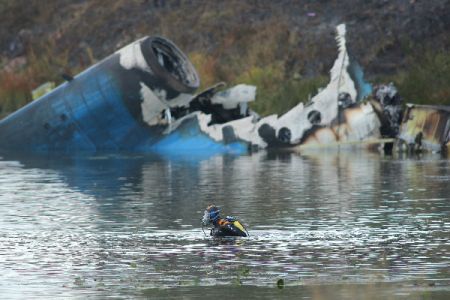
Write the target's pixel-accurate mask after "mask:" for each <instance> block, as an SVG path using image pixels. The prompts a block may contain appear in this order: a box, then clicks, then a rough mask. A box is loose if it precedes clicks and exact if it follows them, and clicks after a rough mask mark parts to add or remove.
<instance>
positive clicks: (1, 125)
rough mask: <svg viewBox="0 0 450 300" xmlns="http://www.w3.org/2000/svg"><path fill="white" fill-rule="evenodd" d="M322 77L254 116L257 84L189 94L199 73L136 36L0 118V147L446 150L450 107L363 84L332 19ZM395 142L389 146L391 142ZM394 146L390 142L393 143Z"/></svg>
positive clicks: (175, 53) (169, 49)
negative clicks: (319, 85) (332, 56)
mask: <svg viewBox="0 0 450 300" xmlns="http://www.w3.org/2000/svg"><path fill="white" fill-rule="evenodd" d="M336 31H337V35H336V41H337V44H338V49H339V52H338V56H337V59H336V60H335V62H334V65H333V67H332V69H331V71H330V82H329V83H328V85H327V86H326V87H324V88H323V89H321V90H319V91H318V93H317V94H316V95H315V96H314V97H312V99H310V100H309V101H308V102H307V103H306V104H303V103H302V102H300V103H299V104H298V105H296V106H295V107H293V108H292V109H291V110H289V111H288V112H286V113H285V114H283V115H281V116H278V115H270V116H266V117H260V116H259V115H258V113H257V112H254V111H252V110H251V109H250V106H249V103H250V102H252V101H255V98H256V87H255V86H251V85H246V84H239V85H236V86H234V87H231V88H228V89H225V84H224V83H218V84H216V85H214V86H212V87H210V88H208V89H206V90H205V91H202V92H200V93H198V94H194V92H195V91H196V90H197V89H198V87H199V83H200V81H199V77H198V75H197V72H196V70H195V69H194V67H193V66H192V64H191V63H190V62H189V60H188V58H187V57H186V56H185V55H184V53H182V52H181V50H179V49H178V48H177V46H176V45H174V44H173V43H172V42H170V41H169V40H167V39H165V38H161V37H145V38H143V39H140V40H138V41H136V42H134V43H132V44H130V45H128V46H126V47H124V48H122V49H120V50H119V51H117V52H116V53H114V54H112V55H111V56H109V57H107V58H105V59H104V60H102V61H101V62H99V63H97V64H95V65H94V66H92V67H91V68H89V69H87V70H86V71H84V72H82V73H81V74H79V75H77V76H76V77H74V78H71V80H67V82H65V83H64V84H62V85H60V86H58V87H56V88H55V89H53V90H51V91H50V92H49V93H47V94H45V95H43V96H41V97H40V98H38V99H36V100H35V101H33V102H31V103H30V104H28V105H26V106H25V107H23V108H21V109H20V110H18V111H16V112H15V113H13V114H11V115H9V116H8V117H6V118H5V119H3V120H1V121H0V141H1V143H0V149H3V150H14V151H37V152H47V151H54V150H57V151H67V152H73V151H99V150H108V151H110V150H127V151H137V152H159V153H163V154H171V153H196V154H198V153H200V155H207V154H214V153H237V154H239V153H245V152H248V151H252V150H257V149H265V148H269V149H284V150H289V151H302V149H308V148H317V147H333V148H336V147H339V148H340V147H367V148H376V149H380V148H382V149H384V150H385V151H387V152H389V151H392V150H393V149H396V148H398V149H402V150H406V151H418V150H431V151H436V152H439V151H445V150H446V149H447V148H448V147H449V146H450V108H449V107H442V106H419V105H407V106H406V109H403V101H402V99H401V97H400V95H399V94H398V91H397V89H396V88H395V86H394V85H393V84H388V85H376V86H372V85H371V84H369V83H367V82H366V81H365V80H364V74H363V71H362V68H361V67H360V66H359V65H358V64H357V63H356V61H354V60H353V58H352V57H351V56H350V55H349V53H348V50H347V46H346V38H345V35H346V27H345V25H344V24H341V25H339V26H337V28H336ZM395 145H397V146H398V147H395ZM394 147H395V148H394Z"/></svg>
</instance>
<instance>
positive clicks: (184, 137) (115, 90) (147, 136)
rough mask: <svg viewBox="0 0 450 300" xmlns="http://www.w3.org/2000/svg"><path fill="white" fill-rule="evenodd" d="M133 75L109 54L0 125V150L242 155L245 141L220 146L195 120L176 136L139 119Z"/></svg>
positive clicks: (138, 78)
mask: <svg viewBox="0 0 450 300" xmlns="http://www.w3.org/2000/svg"><path fill="white" fill-rule="evenodd" d="M145 81H146V79H145V78H143V74H142V72H141V71H138V70H126V69H124V68H123V67H122V66H121V65H120V63H119V56H118V54H114V55H112V56H110V57H109V58H107V59H105V60H104V61H102V62H100V63H98V64H97V65H94V66H93V67H91V68H90V69H88V70H86V71H84V72H83V73H81V74H79V75H78V76H77V77H75V79H73V80H72V81H69V82H66V83H64V84H62V85H60V86H59V87H57V88H56V89H55V90H53V91H52V92H50V93H49V94H47V95H45V96H43V97H41V98H40V99H37V100H35V101H33V102H32V103H30V104H28V105H27V106H25V107H23V108H22V109H20V110H18V111H16V112H15V113H13V114H11V115H9V116H8V117H7V118H5V119H3V120H1V121H0V149H6V150H14V151H33V152H47V151H64V152H74V151H101V150H107V151H110V150H113V151H114V150H126V151H138V152H160V153H164V152H170V153H177V152H179V153H186V152H190V151H195V152H205V153H236V154H241V153H245V152H247V144H246V143H245V142H240V141H236V142H233V143H229V144H225V143H222V142H217V141H215V140H213V139H212V138H210V137H209V136H208V135H206V134H205V133H203V132H202V131H201V130H200V128H199V125H198V122H197V120H196V118H195V117H194V118H191V119H187V120H186V121H185V122H183V123H182V124H181V125H180V126H179V127H178V128H177V129H176V130H175V131H173V132H172V133H170V134H167V135H165V134H163V132H164V130H165V129H166V126H163V125H158V126H149V125H148V124H147V123H145V122H144V121H143V119H142V111H141V102H142V99H141V95H140V88H141V82H145Z"/></svg>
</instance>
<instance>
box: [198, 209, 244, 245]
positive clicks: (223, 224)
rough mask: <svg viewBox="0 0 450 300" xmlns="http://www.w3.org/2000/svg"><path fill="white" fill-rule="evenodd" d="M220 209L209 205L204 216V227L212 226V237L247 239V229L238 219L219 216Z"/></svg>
mask: <svg viewBox="0 0 450 300" xmlns="http://www.w3.org/2000/svg"><path fill="white" fill-rule="evenodd" d="M219 213H220V209H219V208H218V207H217V206H215V205H209V206H208V207H207V208H206V209H205V212H204V214H203V219H202V228H203V226H208V225H212V226H213V228H211V232H210V235H211V236H213V237H224V236H242V237H247V236H248V232H247V229H245V227H244V226H243V225H242V224H241V222H239V221H238V220H237V219H236V218H234V217H230V216H227V217H226V218H221V217H220V216H219Z"/></svg>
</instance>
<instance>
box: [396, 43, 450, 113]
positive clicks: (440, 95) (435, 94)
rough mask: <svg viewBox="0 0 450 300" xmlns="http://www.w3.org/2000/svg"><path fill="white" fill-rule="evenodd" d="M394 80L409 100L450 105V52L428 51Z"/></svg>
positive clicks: (418, 102)
mask: <svg viewBox="0 0 450 300" xmlns="http://www.w3.org/2000/svg"><path fill="white" fill-rule="evenodd" d="M392 80H393V81H394V82H395V83H397V86H398V89H399V92H400V95H401V96H402V97H403V98H404V99H406V100H407V101H408V102H412V103H417V104H442V105H450V53H448V52H431V51H429V52H426V53H425V54H424V55H423V56H422V57H418V58H417V60H416V62H414V63H411V66H410V68H409V69H408V70H406V71H403V72H400V73H399V74H398V75H397V76H396V77H394V78H393V79H392Z"/></svg>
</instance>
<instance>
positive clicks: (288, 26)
mask: <svg viewBox="0 0 450 300" xmlns="http://www.w3.org/2000/svg"><path fill="white" fill-rule="evenodd" d="M376 2H377V1H375V2H373V3H372V2H370V3H367V6H368V7H367V10H365V11H364V12H361V8H360V7H358V6H355V5H352V4H346V3H342V2H336V3H334V2H332V3H327V4H323V3H321V2H320V1H319V2H317V3H316V2H315V1H312V2H311V3H309V4H308V5H306V4H303V3H302V2H301V1H292V3H290V4H289V5H279V4H277V2H276V1H275V2H273V1H256V2H253V1H240V0H229V1H183V0H180V1H169V0H167V1H163V0H158V1H140V0H135V1H125V0H119V1H115V2H114V5H110V2H109V1H106V0H89V1H81V2H76V3H74V2H73V1H70V0H58V1H46V2H42V1H38V0H16V1H6V0H0V20H2V21H1V22H2V26H0V45H2V46H1V47H0V117H3V116H5V115H7V114H8V113H11V112H13V111H15V110H16V109H18V108H20V107H21V106H23V105H25V104H26V103H28V102H29V101H31V90H33V89H34V88H36V87H37V86H39V85H40V84H42V83H44V82H47V81H53V82H55V83H56V84H59V83H61V82H62V79H61V76H60V74H61V73H64V72H65V73H71V74H77V73H78V72H80V71H81V70H83V69H85V68H87V67H88V66H90V65H92V64H93V63H95V62H96V61H97V60H98V59H101V58H103V57H105V56H107V55H109V54H111V53H113V52H114V51H115V50H117V49H118V48H120V47H122V46H124V45H126V44H128V43H130V42H132V41H133V40H136V39H138V38H140V37H142V36H145V35H162V36H166V37H168V38H170V39H171V40H173V41H174V42H175V43H176V44H177V45H178V46H179V47H180V48H181V49H182V50H183V51H185V52H186V53H187V54H188V56H189V57H190V59H191V60H192V62H193V63H194V65H195V67H196V68H197V70H198V72H199V75H200V77H201V82H202V88H206V87H208V86H210V85H212V84H214V83H217V82H219V81H224V82H226V83H228V84H229V85H232V84H237V83H246V84H254V85H256V86H257V87H258V90H257V99H256V101H255V102H254V103H252V108H253V109H254V110H255V111H257V112H258V113H259V114H261V115H268V114H272V113H277V114H281V113H283V112H285V111H287V110H288V109H290V108H291V107H293V106H294V105H296V104H297V103H298V102H300V101H307V100H308V98H309V97H311V96H313V95H314V94H315V93H316V92H317V89H318V88H319V87H324V86H325V85H326V83H327V82H328V78H329V77H328V72H329V68H330V67H331V64H332V62H333V61H334V59H335V57H336V55H337V49H336V46H335V43H334V38H333V34H332V33H333V30H334V26H335V24H331V23H330V21H329V18H328V17H327V15H326V14H325V13H321V12H323V11H330V12H332V14H333V15H336V18H337V19H342V20H349V24H354V25H350V26H349V27H348V31H349V34H348V36H349V37H348V44H349V48H351V49H352V50H353V49H354V50H355V53H358V56H357V58H358V60H359V61H360V62H361V64H362V66H363V68H365V69H366V70H367V71H366V73H367V74H366V75H367V77H369V78H377V79H373V80H371V81H372V83H375V84H376V83H385V82H389V81H393V82H394V83H395V84H396V85H397V87H398V88H399V91H400V93H401V95H402V96H403V98H404V99H405V101H407V102H414V103H428V104H445V105H450V91H449V85H448V83H449V82H450V67H449V61H450V54H449V53H448V51H446V49H448V44H449V38H448V34H447V32H445V30H442V29H439V28H444V27H442V26H441V27H439V26H434V25H433V26H429V24H428V23H429V22H428V21H426V20H428V18H429V15H430V11H433V12H434V15H435V17H436V18H435V19H436V20H435V22H438V23H439V22H441V21H442V20H444V19H445V14H444V13H442V9H440V6H439V3H440V2H443V1H439V0H437V1H432V2H430V3H429V4H427V6H423V7H422V6H414V8H415V14H414V19H415V20H416V21H415V22H409V23H408V22H403V21H402V22H399V20H405V19H408V18H411V14H410V13H409V10H408V9H409V8H410V6H411V8H412V7H413V5H414V4H407V3H406V2H405V3H402V4H398V5H400V6H401V7H402V9H397V8H396V6H395V5H397V4H395V5H394V4H393V5H394V6H393V7H391V6H389V5H379V4H376ZM349 3H350V2H349ZM343 6H345V8H343ZM403 8H404V9H403ZM269 11H270V13H268V12H269ZM311 11H315V12H316V13H317V15H316V16H315V17H308V16H307V14H308V13H309V12H311ZM392 11H395V13H396V14H400V15H398V16H397V15H396V16H397V17H396V18H388V16H391V15H392ZM186 12H189V13H186ZM361 13H364V18H358V16H359V15H360V14H361ZM380 16H387V17H386V18H384V19H383V26H382V27H380V26H375V25H374V24H378V23H379V20H380ZM438 17H439V18H438ZM351 20H353V23H351V22H350V21H351ZM243 22H245V26H243ZM355 22H356V23H355ZM405 24H406V25H405ZM408 24H409V25H408ZM436 24H437V23H436ZM386 32H390V34H387V33H386ZM416 32H420V34H421V35H420V36H419V35H417V37H414V36H415V35H412V34H411V33H416ZM369 33H370V34H369ZM428 33H430V34H428ZM17 41H19V42H18V43H17V44H20V45H22V47H23V48H24V51H22V52H21V53H16V54H14V55H13V54H11V53H9V52H8V51H9V50H8V49H9V48H10V46H11V45H14V43H16V42H17ZM417 44H420V45H421V46H420V47H418V46H417ZM13 48H14V47H13ZM397 62H398V66H399V68H398V70H396V71H395V73H392V68H391V69H390V71H389V75H385V73H386V72H385V69H384V66H389V65H390V66H392V65H396V66H397ZM404 62H406V63H404ZM388 69H389V67H388ZM373 70H376V72H377V73H373V72H372V71H373Z"/></svg>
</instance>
